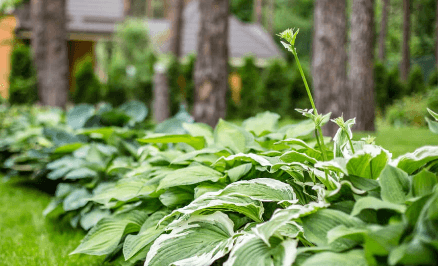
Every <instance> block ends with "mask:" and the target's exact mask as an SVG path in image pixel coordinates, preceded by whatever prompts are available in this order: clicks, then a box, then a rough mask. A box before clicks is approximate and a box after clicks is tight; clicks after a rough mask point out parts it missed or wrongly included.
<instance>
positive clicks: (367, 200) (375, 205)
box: [351, 197, 406, 216]
mask: <svg viewBox="0 0 438 266" xmlns="http://www.w3.org/2000/svg"><path fill="white" fill-rule="evenodd" d="M366 209H372V210H380V209H388V210H393V211H396V212H398V213H404V212H405V211H406V206H405V205H401V204H395V203H391V202H386V201H382V200H380V199H377V198H374V197H364V198H360V199H359V200H358V201H356V203H355V204H354V208H353V211H352V212H351V215H352V216H355V215H358V214H359V213H360V212H361V211H362V210H366Z"/></svg>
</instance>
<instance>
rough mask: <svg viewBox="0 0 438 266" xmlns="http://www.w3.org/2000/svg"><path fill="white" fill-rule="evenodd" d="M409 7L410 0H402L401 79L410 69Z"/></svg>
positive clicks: (406, 75)
mask: <svg viewBox="0 0 438 266" xmlns="http://www.w3.org/2000/svg"><path fill="white" fill-rule="evenodd" d="M410 24H411V8H410V1H409V0H403V48H402V63H401V70H400V75H401V79H402V80H403V81H406V80H407V79H408V75H409V69H410V57H411V55H410V51H409V42H410V38H411V30H410V28H411V27H410V26H411V25H410Z"/></svg>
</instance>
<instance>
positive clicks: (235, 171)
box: [227, 163, 252, 182]
mask: <svg viewBox="0 0 438 266" xmlns="http://www.w3.org/2000/svg"><path fill="white" fill-rule="evenodd" d="M251 168H252V163H246V164H241V165H239V166H236V167H233V168H231V169H230V170H228V171H227V174H228V177H229V178H230V181H231V182H236V181H237V180H239V179H240V178H242V177H243V176H245V175H246V174H247V173H249V171H251Z"/></svg>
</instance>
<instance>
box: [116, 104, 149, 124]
mask: <svg viewBox="0 0 438 266" xmlns="http://www.w3.org/2000/svg"><path fill="white" fill-rule="evenodd" d="M119 109H120V110H122V111H124V112H125V113H126V114H127V115H128V116H129V117H131V119H132V120H133V121H135V122H142V121H143V120H145V118H146V116H147V115H148V109H147V107H146V105H145V104H144V103H142V102H139V101H135V100H134V101H130V102H128V103H125V104H122V105H121V106H120V107H119Z"/></svg>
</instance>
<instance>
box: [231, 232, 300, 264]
mask: <svg viewBox="0 0 438 266" xmlns="http://www.w3.org/2000/svg"><path fill="white" fill-rule="evenodd" d="M272 242H273V243H271V245H269V246H268V245H267V244H266V243H265V242H263V240H261V239H260V238H258V237H257V236H256V235H253V234H245V235H243V236H240V237H239V238H238V239H237V241H236V244H235V246H234V247H233V249H232V250H231V253H230V256H229V258H228V260H227V261H226V262H225V263H224V266H267V265H269V266H271V265H272V266H286V265H287V266H289V265H292V263H293V262H294V260H295V258H296V255H297V244H298V241H296V240H292V239H288V240H285V241H281V240H279V239H274V240H273V241H272Z"/></svg>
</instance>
